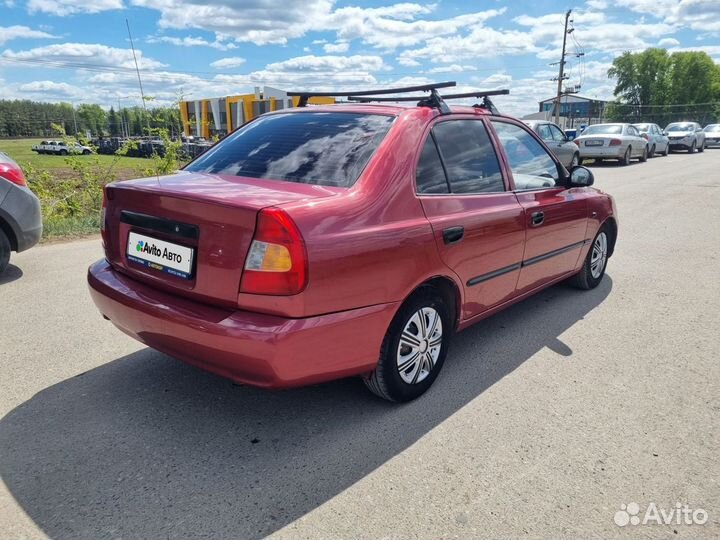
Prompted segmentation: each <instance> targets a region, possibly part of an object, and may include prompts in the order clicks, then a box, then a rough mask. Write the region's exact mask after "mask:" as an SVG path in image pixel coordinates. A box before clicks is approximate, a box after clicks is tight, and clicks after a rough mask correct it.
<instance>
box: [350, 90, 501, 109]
mask: <svg viewBox="0 0 720 540" xmlns="http://www.w3.org/2000/svg"><path fill="white" fill-rule="evenodd" d="M509 93H510V90H508V89H507V88H504V89H502V90H479V91H477V92H465V93H463V94H447V95H444V96H441V95H439V94H438V95H437V96H432V95H431V96H430V98H426V99H421V100H420V101H419V102H418V106H426V107H427V106H435V105H434V104H433V103H429V100H430V99H433V98H437V99H439V101H441V102H443V104H444V100H446V99H463V98H471V97H474V98H480V97H481V98H483V101H482V103H476V104H475V105H473V107H477V108H482V109H487V110H488V111H490V112H491V113H493V114H499V111H498V110H497V107H495V105H494V104H493V102H492V101H490V97H489V96H503V95H507V94H509ZM347 98H348V100H349V101H357V102H359V103H370V102H398V101H415V100H416V99H418V98H417V97H411V96H410V97H409V96H399V97H379V98H373V97H361V96H360V95H359V94H358V93H355V94H353V95H351V96H347ZM446 107H447V105H446ZM441 110H442V108H441ZM442 112H443V113H445V111H442ZM447 112H449V110H448V111H447Z"/></svg>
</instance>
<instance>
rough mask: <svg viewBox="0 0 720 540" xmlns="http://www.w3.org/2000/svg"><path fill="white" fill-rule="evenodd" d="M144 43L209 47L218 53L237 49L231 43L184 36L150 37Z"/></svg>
mask: <svg viewBox="0 0 720 540" xmlns="http://www.w3.org/2000/svg"><path fill="white" fill-rule="evenodd" d="M145 41H147V42H148V43H169V44H171V45H176V46H177V47H211V48H213V49H217V50H219V51H228V50H230V49H237V45H235V44H234V43H232V42H223V41H221V40H218V39H216V40H215V41H208V40H206V39H204V38H201V37H194V36H185V37H182V38H180V37H174V36H150V37H149V38H147V39H146V40H145Z"/></svg>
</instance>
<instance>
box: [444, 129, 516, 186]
mask: <svg viewBox="0 0 720 540" xmlns="http://www.w3.org/2000/svg"><path fill="white" fill-rule="evenodd" d="M433 134H434V135H435V140H436V141H437V145H438V148H439V150H440V156H441V159H442V162H443V164H444V165H445V171H446V172H447V177H448V182H449V183H450V189H451V190H452V192H453V193H494V192H499V191H505V184H504V183H503V178H502V173H501V172H500V163H499V162H498V158H497V155H496V154H495V149H494V148H493V146H492V144H491V143H490V137H489V136H488V133H487V130H486V129H485V125H484V124H483V122H482V121H481V120H450V121H447V122H440V123H438V124H436V125H435V127H434V128H433Z"/></svg>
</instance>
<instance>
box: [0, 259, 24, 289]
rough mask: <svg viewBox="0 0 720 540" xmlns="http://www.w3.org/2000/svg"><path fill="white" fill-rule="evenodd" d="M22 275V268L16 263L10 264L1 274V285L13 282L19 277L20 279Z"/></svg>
mask: <svg viewBox="0 0 720 540" xmlns="http://www.w3.org/2000/svg"><path fill="white" fill-rule="evenodd" d="M22 276H23V272H22V270H21V269H20V268H18V267H17V266H15V265H14V264H9V265H8V267H7V268H6V269H5V271H4V272H3V273H2V274H0V286H2V285H6V284H7V283H12V282H13V281H15V280H17V279H20V278H21V277H22Z"/></svg>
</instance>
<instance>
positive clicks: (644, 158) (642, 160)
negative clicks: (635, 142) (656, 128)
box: [640, 146, 648, 163]
mask: <svg viewBox="0 0 720 540" xmlns="http://www.w3.org/2000/svg"><path fill="white" fill-rule="evenodd" d="M647 160H648V149H647V146H645V148H643V153H642V155H641V156H640V163H645V162H646V161H647Z"/></svg>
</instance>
